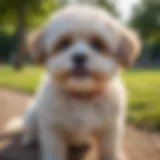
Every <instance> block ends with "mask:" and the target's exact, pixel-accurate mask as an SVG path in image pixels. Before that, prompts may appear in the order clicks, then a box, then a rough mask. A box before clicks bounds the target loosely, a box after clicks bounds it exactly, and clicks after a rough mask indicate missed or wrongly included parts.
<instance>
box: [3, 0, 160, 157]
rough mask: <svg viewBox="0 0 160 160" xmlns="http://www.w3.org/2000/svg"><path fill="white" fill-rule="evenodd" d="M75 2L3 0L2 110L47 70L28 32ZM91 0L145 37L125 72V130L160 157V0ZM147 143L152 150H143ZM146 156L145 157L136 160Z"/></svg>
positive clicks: (145, 152)
mask: <svg viewBox="0 0 160 160" xmlns="http://www.w3.org/2000/svg"><path fill="white" fill-rule="evenodd" d="M73 1H74V0H59V1H58V0H0V109H1V108H2V109H4V106H5V104H6V101H7V105H10V104H8V103H9V102H12V100H11V99H9V98H12V97H14V96H15V94H17V92H18V94H20V95H18V98H17V97H15V99H16V98H17V101H18V100H19V101H21V100H20V99H19V98H20V97H22V92H23V93H25V94H26V93H27V94H29V95H31V94H33V93H34V92H35V89H36V86H37V83H38V82H39V78H40V75H41V74H42V72H43V66H40V65H37V64H36V63H35V62H34V61H33V60H32V59H31V58H30V57H29V54H28V51H27V47H26V41H25V36H26V35H27V34H28V33H30V32H31V31H33V30H35V29H37V28H39V27H40V26H41V25H43V24H44V23H45V21H46V20H47V18H48V16H49V15H50V14H51V13H53V12H55V11H56V10H57V9H59V8H60V7H62V6H65V5H66V4H68V3H73ZM80 1H82V0H79V2H80ZM84 2H86V1H84ZM88 2H90V3H92V2H95V3H97V4H98V5H100V6H101V7H103V8H104V9H106V10H108V11H110V12H111V13H112V14H113V15H114V16H116V17H117V18H118V19H119V20H120V21H121V22H122V23H125V24H126V25H128V26H130V27H132V28H134V29H135V30H136V31H137V32H138V33H139V35H140V36H141V39H142V44H143V48H142V53H141V56H140V57H139V58H138V60H137V63H136V64H135V65H134V66H133V68H131V69H129V70H127V71H125V72H123V73H122V78H123V79H124V81H125V83H126V87H127V90H128V93H129V102H128V103H129V105H128V112H127V124H128V126H129V131H128V132H127V133H130V134H131V137H130V136H129V138H130V139H131V141H134V140H135V142H133V143H136V140H137V137H138V138H139V141H140V142H142V144H141V143H140V144H139V143H136V144H133V143H132V142H130V141H129V142H130V143H131V144H132V146H131V147H133V148H135V146H136V147H138V146H141V145H143V147H142V148H143V149H141V152H143V155H145V156H146V158H144V160H148V159H150V160H160V136H159V131H160V0H93V1H91V0H90V1H89V0H88ZM95 23H96V21H95ZM8 89H9V90H8ZM11 89H12V91H13V90H14V91H16V92H14V93H15V94H14V93H13V92H12V93H10V91H11ZM23 96H24V94H23ZM15 99H14V100H15ZM24 99H25V98H24ZM4 101H5V102H4ZM22 101H23V100H22ZM13 103H14V102H13ZM16 104H17V102H16ZM17 105H20V104H17ZM22 105H24V102H22ZM0 116H1V117H3V116H2V115H1V114H0ZM0 121H1V119H0ZM1 123H2V122H1ZM1 123H0V124H1ZM141 134H142V135H141ZM155 134H156V135H155ZM132 136H133V137H132ZM144 137H145V139H144V140H143V138H144ZM133 139H134V140H133ZM146 141H148V142H146ZM129 142H126V143H129ZM137 142H138V141H137ZM151 144H152V145H153V146H152V145H151ZM147 145H148V150H145V149H146V148H147ZM150 145H151V146H150ZM155 146H156V147H155ZM129 147H130V145H129V144H128V145H127V148H129ZM144 148H145V149H144ZM130 149H131V148H129V150H130ZM150 152H151V153H150ZM132 154H133V153H132ZM135 154H139V152H136V153H135ZM132 158H133V156H132ZM147 158H148V159H147ZM142 159H143V156H142V158H141V159H140V158H138V159H137V160H142ZM133 160H135V159H134V158H133Z"/></svg>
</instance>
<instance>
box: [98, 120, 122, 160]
mask: <svg viewBox="0 0 160 160" xmlns="http://www.w3.org/2000/svg"><path fill="white" fill-rule="evenodd" d="M122 139H123V124H122V123H119V122H117V123H116V124H112V125H111V126H110V127H109V128H108V129H107V131H106V132H105V133H104V134H103V136H102V137H101V138H100V156H101V159H102V160H125V158H124V155H123V151H122V150H123V145H122Z"/></svg>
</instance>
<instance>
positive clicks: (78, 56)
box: [72, 53, 87, 67]
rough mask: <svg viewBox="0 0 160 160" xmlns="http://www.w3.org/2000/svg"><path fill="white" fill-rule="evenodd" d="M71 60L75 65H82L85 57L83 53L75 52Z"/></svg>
mask: <svg viewBox="0 0 160 160" xmlns="http://www.w3.org/2000/svg"><path fill="white" fill-rule="evenodd" d="M72 60H73V63H74V64H75V65H76V67H83V66H84V64H85V62H86V60H87V57H86V55H84V54H83V53H77V54H75V55H74V56H73V57H72Z"/></svg>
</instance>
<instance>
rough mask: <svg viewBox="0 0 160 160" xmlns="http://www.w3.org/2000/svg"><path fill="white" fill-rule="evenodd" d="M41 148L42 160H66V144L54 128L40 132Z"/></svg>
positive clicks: (47, 128)
mask: <svg viewBox="0 0 160 160" xmlns="http://www.w3.org/2000/svg"><path fill="white" fill-rule="evenodd" d="M39 133H40V137H39V138H40V147H41V159H42V160H66V143H65V141H64V139H63V138H62V136H61V135H59V134H57V132H56V131H55V132H54V130H53V128H49V127H45V128H44V127H43V128H41V130H40V132H39Z"/></svg>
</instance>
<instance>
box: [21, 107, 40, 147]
mask: <svg viewBox="0 0 160 160" xmlns="http://www.w3.org/2000/svg"><path fill="white" fill-rule="evenodd" d="M36 128H37V127H36V113H35V108H34V107H29V108H28V110H27V112H26V114H25V116H24V135H23V137H22V145H24V146H27V147H29V146H31V145H32V144H35V142H36Z"/></svg>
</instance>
